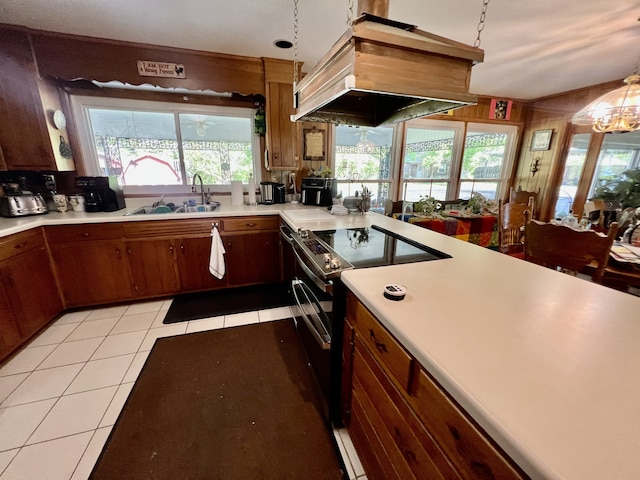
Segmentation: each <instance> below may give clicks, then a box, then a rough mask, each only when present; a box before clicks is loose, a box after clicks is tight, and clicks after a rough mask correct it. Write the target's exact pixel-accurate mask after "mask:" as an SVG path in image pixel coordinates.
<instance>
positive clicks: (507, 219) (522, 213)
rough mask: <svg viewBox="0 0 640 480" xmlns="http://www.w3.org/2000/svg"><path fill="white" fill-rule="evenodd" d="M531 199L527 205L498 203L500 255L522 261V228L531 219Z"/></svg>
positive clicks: (531, 198)
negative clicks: (503, 254)
mask: <svg viewBox="0 0 640 480" xmlns="http://www.w3.org/2000/svg"><path fill="white" fill-rule="evenodd" d="M532 209H533V197H530V198H529V202H528V203H515V202H508V203H504V202H503V201H502V200H500V201H499V202H498V248H499V251H500V252H501V253H505V254H507V255H511V256H512V257H517V258H522V259H524V228H525V224H526V223H527V222H528V221H529V220H530V219H531V210H532Z"/></svg>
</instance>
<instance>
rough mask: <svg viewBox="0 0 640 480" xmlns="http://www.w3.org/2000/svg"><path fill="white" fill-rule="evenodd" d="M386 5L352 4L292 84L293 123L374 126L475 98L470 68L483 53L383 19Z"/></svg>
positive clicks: (469, 103)
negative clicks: (325, 46) (333, 37)
mask: <svg viewBox="0 0 640 480" xmlns="http://www.w3.org/2000/svg"><path fill="white" fill-rule="evenodd" d="M388 4H389V2H388V0H384V1H376V0H369V1H364V2H363V1H362V0H361V1H360V2H359V10H358V17H357V18H356V19H355V20H354V21H353V22H352V25H351V27H350V28H349V29H348V30H347V32H345V34H344V35H342V37H340V39H339V40H338V41H337V42H336V43H335V44H334V45H333V47H331V49H330V50H329V52H328V53H327V54H326V55H325V56H324V57H323V58H322V60H320V62H319V63H318V66H317V67H316V68H315V69H314V70H313V71H312V72H311V73H309V74H308V75H307V76H305V77H304V78H303V79H302V80H301V81H300V82H299V83H298V84H297V85H295V86H294V106H295V107H296V109H297V110H296V113H295V114H294V115H292V116H291V119H292V120H293V121H309V122H324V123H336V124H346V125H359V126H378V125H384V124H389V123H394V122H400V121H404V120H409V119H412V118H418V117H424V116H426V115H433V114H435V113H439V112H445V111H448V110H453V109H455V108H460V107H463V106H465V105H472V104H475V103H477V101H478V98H477V96H475V95H471V94H470V93H469V82H470V80H471V67H472V66H473V65H475V64H476V63H480V62H482V60H483V59H484V51H483V50H481V49H479V48H476V47H472V46H470V45H466V44H463V43H459V42H455V41H453V40H449V39H447V38H444V37H440V36H438V35H434V34H431V33H428V32H425V31H422V30H419V29H418V28H416V27H415V26H414V25H408V24H405V23H400V22H396V21H393V20H389V19H387V18H386V17H387V13H388ZM361 5H362V6H361ZM368 12H372V13H368Z"/></svg>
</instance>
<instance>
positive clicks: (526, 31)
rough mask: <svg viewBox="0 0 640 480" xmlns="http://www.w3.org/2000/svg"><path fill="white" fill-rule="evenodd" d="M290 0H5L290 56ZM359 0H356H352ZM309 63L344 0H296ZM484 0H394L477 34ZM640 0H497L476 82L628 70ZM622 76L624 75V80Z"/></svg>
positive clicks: (37, 24) (565, 84)
mask: <svg viewBox="0 0 640 480" xmlns="http://www.w3.org/2000/svg"><path fill="white" fill-rule="evenodd" d="M293 3H294V0H225V1H220V0H218V1H216V0H208V1H205V0H180V1H175V0H174V1H171V0H170V1H166V0H109V1H107V0H82V1H78V0H0V22H2V23H9V24H16V25H24V26H27V27H31V28H36V29H42V30H50V31H55V32H63V33H72V34H79V35H88V36H93V37H102V38H110V39H117V40H124V41H131V42H142V43H150V44H156V45H166V46H171V47H181V48H189V49H197V50H207V51H212V52H221V53H230V54H238V55H248V56H254V57H262V56H265V57H274V58H284V59H289V60H293V49H290V50H282V49H279V48H276V47H275V46H273V42H274V41H275V40H276V39H287V40H290V41H293ZM354 3H355V4H356V5H357V0H354ZM298 10H299V53H298V58H299V60H300V61H303V62H304V63H305V65H304V68H303V70H304V71H306V72H308V71H310V70H311V69H312V68H313V66H314V65H315V64H316V62H317V61H318V60H319V59H320V58H321V57H322V55H323V54H324V53H325V52H326V51H327V50H329V48H330V47H331V45H332V44H333V43H334V42H335V41H336V40H337V39H338V38H339V37H340V36H341V35H342V34H343V33H344V32H345V30H346V19H347V15H348V0H314V1H312V0H299V4H298ZM481 10H482V0H390V8H389V18H391V19H392V20H397V21H401V22H406V23H410V24H414V25H416V26H418V27H419V28H420V29H422V30H426V31H428V32H432V33H435V34H438V35H442V36H444V37H447V38H450V39H452V40H456V41H460V42H463V43H467V44H473V43H474V41H475V39H476V35H477V25H478V20H479V18H480V12H481ZM639 16H640V0H492V1H491V2H490V3H489V6H488V10H487V15H486V25H485V28H484V31H483V32H482V36H481V45H480V47H481V48H483V49H484V51H485V61H484V63H482V64H479V65H476V66H475V67H474V68H473V70H472V77H471V92H472V93H475V94H479V95H488V96H502V97H510V98H516V99H533V98H539V97H543V96H546V95H551V94H554V93H559V92H565V91H569V90H573V89H577V88H582V87H585V86H589V85H595V84H598V83H604V82H608V81H612V80H619V79H623V78H624V77H626V76H628V75H629V74H631V73H632V72H633V70H634V68H635V65H636V60H637V58H638V54H639V53H640V22H638V17H639ZM621 85H622V83H621Z"/></svg>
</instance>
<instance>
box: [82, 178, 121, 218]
mask: <svg viewBox="0 0 640 480" xmlns="http://www.w3.org/2000/svg"><path fill="white" fill-rule="evenodd" d="M76 187H78V188H79V189H80V190H82V191H83V192H84V209H85V211H86V212H115V211H116V210H121V209H123V208H125V207H126V205H125V203H124V191H123V190H122V186H121V185H120V180H119V179H118V177H76Z"/></svg>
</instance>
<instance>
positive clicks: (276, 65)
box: [263, 58, 300, 170]
mask: <svg viewBox="0 0 640 480" xmlns="http://www.w3.org/2000/svg"><path fill="white" fill-rule="evenodd" d="M263 60H264V74H265V75H264V76H265V92H266V103H267V105H266V120H267V134H266V152H265V155H266V159H265V166H266V168H267V170H298V169H299V168H300V159H299V157H298V146H297V145H298V144H297V138H298V134H299V132H298V130H299V128H298V124H297V123H295V122H292V121H291V114H292V113H293V63H292V62H290V61H288V60H276V59H273V58H265V59H263Z"/></svg>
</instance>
